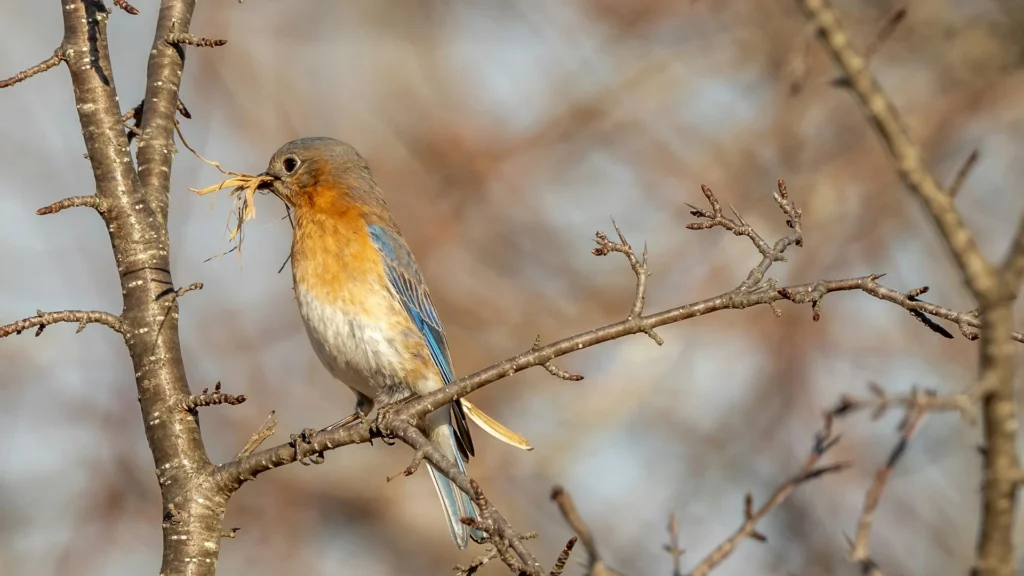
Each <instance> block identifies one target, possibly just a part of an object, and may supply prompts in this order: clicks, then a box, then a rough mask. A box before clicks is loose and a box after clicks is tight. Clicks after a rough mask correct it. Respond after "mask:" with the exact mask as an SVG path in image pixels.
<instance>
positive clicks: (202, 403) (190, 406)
mask: <svg viewBox="0 0 1024 576" xmlns="http://www.w3.org/2000/svg"><path fill="white" fill-rule="evenodd" d="M245 401H246V397H245V395H244V394H225V393H223V392H221V388H220V382H217V384H215V385H214V387H213V392H210V389H209V388H203V391H202V392H200V393H199V394H193V395H192V396H189V397H188V399H186V400H185V401H184V402H182V404H181V409H182V410H184V411H185V412H192V411H194V410H195V409H196V408H205V407H206V406H217V405H219V404H227V405H229V406H237V405H239V404H241V403H242V402H245Z"/></svg>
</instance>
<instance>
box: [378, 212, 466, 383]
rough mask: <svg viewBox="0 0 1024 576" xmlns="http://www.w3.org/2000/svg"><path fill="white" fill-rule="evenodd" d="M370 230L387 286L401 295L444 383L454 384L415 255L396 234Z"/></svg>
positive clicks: (437, 321) (446, 352) (382, 230)
mask: <svg viewBox="0 0 1024 576" xmlns="http://www.w3.org/2000/svg"><path fill="white" fill-rule="evenodd" d="M369 228H370V238H371V239H372V240H373V243H374V245H375V246H376V247H377V250H379V251H380V253H381V255H382V256H383V257H384V258H383V260H384V270H385V273H386V275H387V278H388V282H389V283H390V284H391V287H392V288H394V289H395V292H396V293H397V294H398V298H399V299H400V300H401V302H402V307H403V308H405V311H406V312H407V313H408V314H409V317H410V318H411V319H412V321H413V324H415V325H416V328H417V329H418V330H419V331H420V333H421V334H422V335H423V339H424V340H425V341H426V343H427V347H428V348H429V349H430V357H431V358H432V359H433V360H434V364H436V365H437V368H438V370H440V371H441V377H442V378H443V379H444V383H445V384H449V383H451V382H452V380H454V379H455V377H454V375H453V374H452V361H451V357H450V356H449V353H448V342H447V341H446V340H445V338H444V329H443V328H441V320H440V319H438V317H437V312H436V311H435V310H434V305H433V304H432V303H431V302H430V296H429V295H428V294H427V290H426V284H424V282H423V277H422V276H420V271H419V268H418V267H417V266H416V261H415V260H414V259H413V257H412V252H410V251H409V247H408V246H406V245H405V242H404V241H403V240H402V239H401V238H399V237H398V236H397V235H396V234H395V233H394V232H391V231H390V230H388V229H386V228H384V227H382V226H379V225H377V224H371V225H370V226H369Z"/></svg>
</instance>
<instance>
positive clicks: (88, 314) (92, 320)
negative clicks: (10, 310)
mask: <svg viewBox="0 0 1024 576" xmlns="http://www.w3.org/2000/svg"><path fill="white" fill-rule="evenodd" d="M62 323H70V324H78V329H77V330H75V333H76V334H78V333H80V332H81V331H82V330H85V327H86V326H88V325H89V324H102V325H104V326H106V327H107V328H110V329H111V330H113V331H114V332H117V333H118V334H120V335H122V336H125V327H124V323H123V322H122V321H121V317H120V316H117V315H115V314H111V313H110V312H100V311H86V310H62V311H60V312H43V311H42V310H37V311H36V315H35V316H32V317H31V318H25V319H24V320H18V321H17V322H14V323H12V324H8V325H6V326H0V338H6V337H7V336H10V335H12V334H21V333H22V332H24V331H25V330H28V329H30V328H35V329H36V336H37V337H38V336H40V335H42V333H43V329H44V328H46V327H47V326H50V325H53V324H62Z"/></svg>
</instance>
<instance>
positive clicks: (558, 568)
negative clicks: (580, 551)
mask: <svg viewBox="0 0 1024 576" xmlns="http://www.w3.org/2000/svg"><path fill="white" fill-rule="evenodd" d="M575 546H576V537H575V536H573V537H572V538H569V541H568V542H566V543H565V547H564V548H562V553H561V554H559V555H558V559H556V560H555V565H554V566H552V568H551V572H549V573H548V574H549V576H561V574H562V571H563V570H565V565H566V564H568V563H569V555H570V554H572V549H573V548H574V547H575Z"/></svg>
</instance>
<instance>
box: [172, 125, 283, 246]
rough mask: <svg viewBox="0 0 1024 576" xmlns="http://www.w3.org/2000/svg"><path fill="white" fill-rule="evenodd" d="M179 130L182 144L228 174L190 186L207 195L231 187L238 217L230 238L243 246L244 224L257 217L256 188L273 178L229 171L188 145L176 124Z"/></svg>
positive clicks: (191, 189) (221, 171)
mask: <svg viewBox="0 0 1024 576" xmlns="http://www.w3.org/2000/svg"><path fill="white" fill-rule="evenodd" d="M175 128H176V129H177V131H178V138H179V139H180V140H181V143H182V145H184V146H185V148H188V151H189V152H191V153H192V154H194V155H195V157H196V158H199V159H200V160H202V161H203V162H205V163H207V164H209V165H210V166H213V167H214V168H216V169H217V171H218V172H220V173H221V174H224V175H225V176H227V178H225V179H224V180H221V181H220V182H219V183H217V184H214V185H213V186H207V187H206V188H189V190H190V191H192V192H194V193H196V194H198V195H200V196H206V195H207V194H216V193H217V192H220V191H221V190H224V189H225V188H230V189H231V191H230V192H229V194H230V195H231V196H232V197H234V199H235V207H236V209H237V210H236V213H237V216H238V217H237V218H236V219H235V225H234V226H233V227H232V228H231V236H230V240H232V241H234V240H235V239H236V238H237V239H238V244H237V245H236V248H241V244H242V235H241V234H242V225H244V224H245V223H246V222H247V221H249V220H252V219H253V218H255V217H256V202H255V196H256V189H257V188H259V186H260V184H263V183H264V182H270V181H272V180H273V178H271V177H270V176H267V175H265V174H260V175H256V176H254V175H252V174H243V173H241V172H229V171H227V170H224V169H223V168H221V167H220V162H214V161H213V160H208V159H206V158H204V157H203V155H202V154H200V153H199V152H197V151H196V150H195V148H193V147H191V146H189V145H188V142H187V141H185V136H184V135H183V134H182V133H181V129H180V127H178V126H175Z"/></svg>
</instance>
